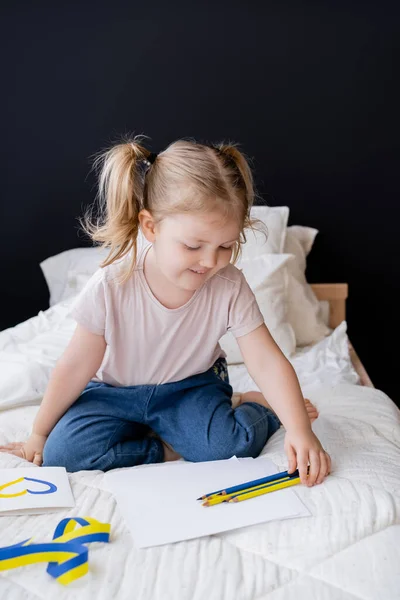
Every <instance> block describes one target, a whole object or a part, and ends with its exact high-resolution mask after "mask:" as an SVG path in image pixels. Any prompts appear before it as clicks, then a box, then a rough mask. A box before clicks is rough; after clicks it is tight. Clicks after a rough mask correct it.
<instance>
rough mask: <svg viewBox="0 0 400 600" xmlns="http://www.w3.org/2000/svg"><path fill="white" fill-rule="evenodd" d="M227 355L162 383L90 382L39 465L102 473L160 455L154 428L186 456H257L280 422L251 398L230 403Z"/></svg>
mask: <svg viewBox="0 0 400 600" xmlns="http://www.w3.org/2000/svg"><path fill="white" fill-rule="evenodd" d="M231 397H232V387H231V386H230V384H229V378H228V369H227V366H226V361H225V359H223V358H219V359H218V360H217V361H216V363H215V365H214V366H213V367H211V368H210V369H209V370H208V371H206V372H205V373H200V374H198V375H193V376H192V377H188V378H187V379H184V380H182V381H176V382H172V383H165V384H162V385H137V386H124V387H114V386H112V385H109V384H106V383H99V382H94V381H91V382H89V383H88V385H87V386H86V388H85V389H84V390H83V392H82V394H81V395H80V396H79V398H78V399H77V400H76V402H75V403H74V404H72V406H71V407H70V408H69V409H68V410H67V412H66V413H65V414H64V415H63V416H62V417H61V419H60V420H59V421H58V423H57V424H56V425H55V427H54V429H53V430H52V431H51V433H50V435H49V437H48V438H47V441H46V444H45V447H44V450H43V466H44V467H53V466H63V467H65V468H66V469H67V471H68V472H74V471H81V470H91V469H100V470H101V471H108V470H110V469H116V468H120V467H131V466H135V465H141V464H145V463H157V462H163V460H164V449H163V445H162V442H161V441H160V439H159V438H158V437H155V436H154V435H150V436H149V433H152V432H155V433H156V434H157V435H158V436H159V437H160V438H161V439H162V440H165V441H166V442H167V443H168V444H170V445H171V446H172V447H173V448H174V450H175V451H176V452H178V454H180V455H181V456H182V457H183V458H184V459H185V460H188V461H193V462H199V461H208V460H221V459H226V458H230V457H231V456H234V455H236V456H237V457H244V456H252V457H254V458H255V457H256V456H258V455H259V454H260V452H261V450H262V449H263V448H264V446H265V444H266V442H267V440H268V438H270V437H271V435H272V434H274V433H275V432H276V431H277V430H278V429H279V427H280V421H279V419H278V417H277V416H276V415H275V414H274V413H273V412H272V411H271V410H269V409H267V408H265V407H264V406H261V405H260V404H257V403H255V402H245V403H243V404H241V405H239V406H238V407H237V408H236V409H233V408H232V403H231Z"/></svg>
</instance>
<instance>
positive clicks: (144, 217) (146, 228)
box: [138, 209, 156, 243]
mask: <svg viewBox="0 0 400 600" xmlns="http://www.w3.org/2000/svg"><path fill="white" fill-rule="evenodd" d="M138 217H139V225H140V229H141V230H142V233H143V235H144V237H145V238H146V240H147V241H148V242H151V243H153V242H154V240H155V239H156V224H155V222H154V219H153V217H152V215H151V213H150V212H149V211H148V210H146V209H143V210H141V211H140V213H139V215H138Z"/></svg>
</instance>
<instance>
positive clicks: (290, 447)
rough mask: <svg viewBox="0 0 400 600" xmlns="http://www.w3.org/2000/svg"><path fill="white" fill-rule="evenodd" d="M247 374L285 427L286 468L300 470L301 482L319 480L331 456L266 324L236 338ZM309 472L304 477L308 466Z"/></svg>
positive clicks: (325, 470)
mask: <svg viewBox="0 0 400 600" xmlns="http://www.w3.org/2000/svg"><path fill="white" fill-rule="evenodd" d="M237 342H238V344H239V348H240V352H241V354H242V356H243V360H244V362H245V365H246V367H247V370H248V372H249V375H250V376H251V377H252V379H253V380H254V381H255V383H256V384H257V386H258V387H259V388H260V391H261V393H262V394H263V395H264V397H265V399H266V400H267V402H268V404H270V406H271V407H272V408H273V410H274V412H276V414H277V415H278V417H279V419H280V420H281V422H282V424H283V426H284V427H285V429H286V432H287V433H286V440H285V451H286V453H287V456H288V459H289V471H290V472H292V471H294V470H295V469H296V465H297V468H298V469H299V473H300V477H301V481H302V483H306V484H307V485H313V484H314V483H315V482H317V483H321V482H322V481H323V479H324V477H325V476H326V475H327V474H328V472H329V467H330V459H329V456H328V455H327V454H326V452H325V451H324V449H323V448H322V446H321V443H320V442H319V440H318V438H317V437H316V436H315V434H314V433H313V431H312V429H311V423H310V419H309V417H308V415H307V410H306V408H305V403H304V398H303V394H302V392H301V389H300V384H299V381H298V379H297V376H296V373H295V371H294V369H293V367H292V365H291V364H290V362H289V361H288V360H287V359H286V357H285V356H284V354H282V352H281V350H280V348H279V347H278V346H277V344H276V343H275V341H274V339H273V338H272V336H271V334H270V333H269V331H268V329H267V327H266V325H265V324H262V325H260V327H258V328H257V329H255V330H254V331H252V332H251V333H248V334H247V335H244V336H242V337H239V338H237ZM308 462H309V463H310V474H309V476H308V478H307V465H308Z"/></svg>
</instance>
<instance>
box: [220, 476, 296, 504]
mask: <svg viewBox="0 0 400 600" xmlns="http://www.w3.org/2000/svg"><path fill="white" fill-rule="evenodd" d="M297 483H300V477H295V478H294V479H291V480H290V481H284V482H283V483H278V484H277V485H271V486H268V487H266V488H264V489H260V490H255V491H254V492H249V493H248V494H240V495H239V496H233V498H230V499H229V500H228V504H229V503H230V502H242V501H243V500H250V498H256V497H257V496H262V495H263V494H268V493H269V492H275V491H277V490H283V489H284V488H288V487H291V486H292V485H296V484H297Z"/></svg>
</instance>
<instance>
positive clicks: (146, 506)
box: [105, 456, 310, 548]
mask: <svg viewBox="0 0 400 600" xmlns="http://www.w3.org/2000/svg"><path fill="white" fill-rule="evenodd" d="M149 467H151V468H149ZM277 472H278V470H277V468H276V466H275V465H274V463H273V462H271V461H270V460H269V459H268V458H265V457H262V456H261V457H258V458H256V459H237V458H236V457H233V458H231V459H229V460H219V461H210V462H201V463H189V462H184V461H181V462H179V463H173V462H166V463H162V464H160V465H149V466H140V467H131V468H125V469H118V470H115V471H109V472H108V473H106V475H105V484H106V486H107V488H108V490H109V491H110V492H111V493H112V494H113V495H114V496H115V498H116V500H117V504H118V508H119V509H120V511H121V513H122V516H123V517H124V519H125V521H126V524H127V526H128V527H129V529H130V531H131V534H132V537H133V539H134V542H135V544H136V546H137V547H139V548H147V547H149V546H158V545H161V544H168V543H172V542H177V541H180V540H188V539H192V538H196V537H201V536H205V535H212V534H214V533H219V532H222V531H228V530H231V529H237V528H239V527H246V526H248V525H254V524H256V523H263V522H266V521H271V520H274V519H287V518H293V517H305V516H310V512H309V510H308V509H307V508H306V507H305V506H304V504H303V503H302V502H301V500H300V499H299V498H298V496H297V495H296V494H295V492H294V491H293V489H283V490H279V491H276V492H271V493H268V494H265V495H263V496H259V497H257V498H252V499H251V500H246V501H244V502H239V503H237V504H227V503H223V504H219V505H217V506H210V507H204V506H202V504H201V502H200V501H197V500H196V499H197V498H198V497H200V496H202V495H204V494H207V493H211V492H214V491H217V490H220V489H224V488H225V487H230V486H234V485H239V484H241V483H246V482H248V481H252V480H254V479H259V478H261V477H266V476H268V475H272V474H274V473H277ZM299 485H301V484H299Z"/></svg>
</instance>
